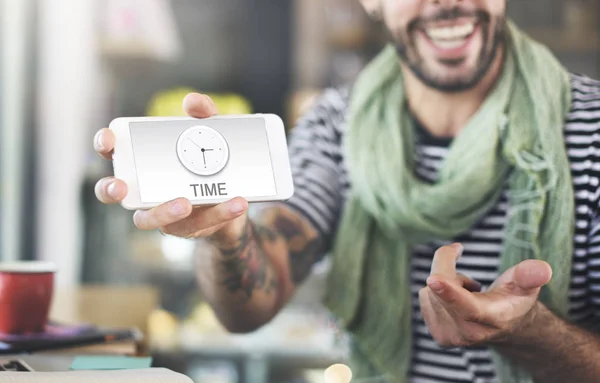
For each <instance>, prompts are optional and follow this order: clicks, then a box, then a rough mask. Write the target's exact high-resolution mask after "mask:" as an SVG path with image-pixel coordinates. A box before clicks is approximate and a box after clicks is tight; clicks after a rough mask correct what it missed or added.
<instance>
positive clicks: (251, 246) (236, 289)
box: [220, 221, 279, 300]
mask: <svg viewBox="0 0 600 383" xmlns="http://www.w3.org/2000/svg"><path fill="white" fill-rule="evenodd" d="M243 232H244V234H243V235H242V236H241V237H240V239H239V241H238V243H237V245H236V246H234V247H233V248H231V249H220V251H221V254H222V255H223V258H222V259H221V260H220V266H221V275H223V276H224V279H223V281H222V284H223V286H224V287H225V288H226V289H227V291H229V292H230V293H231V294H238V293H240V292H241V293H242V295H243V297H244V299H247V300H249V299H251V298H252V295H253V293H254V292H255V291H256V290H260V289H262V290H263V291H264V292H265V293H266V294H270V293H273V292H276V291H277V289H278V286H279V283H278V281H277V278H276V275H274V274H275V273H274V272H273V271H272V270H271V269H269V262H268V258H267V256H266V254H265V251H264V249H263V241H271V242H273V241H275V240H277V234H276V233H274V232H272V231H271V230H269V229H267V228H265V227H263V226H259V225H257V224H254V223H252V222H250V221H248V222H247V223H246V227H245V228H244V231H243Z"/></svg>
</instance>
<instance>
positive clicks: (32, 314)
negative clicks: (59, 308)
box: [0, 261, 56, 334]
mask: <svg viewBox="0 0 600 383" xmlns="http://www.w3.org/2000/svg"><path fill="white" fill-rule="evenodd" d="M55 273H56V266H55V265H54V264H53V263H50V262H41V261H17V262H0V333H3V334H28V333H39V332H43V331H44V330H45V327H46V324H47V323H48V315H49V313H50V303H51V302H52V292H53V289H54V274H55Z"/></svg>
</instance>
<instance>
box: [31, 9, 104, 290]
mask: <svg viewBox="0 0 600 383" xmlns="http://www.w3.org/2000/svg"><path fill="white" fill-rule="evenodd" d="M96 5H97V4H96V1H95V0H39V36H38V38H39V66H38V67H39V79H38V86H39V88H38V95H37V96H38V99H37V108H38V116H39V119H38V122H39V124H38V131H37V139H38V142H37V144H38V147H39V150H40V151H39V155H38V162H37V164H36V165H37V183H38V189H37V203H38V206H37V209H38V211H37V218H38V220H37V234H38V238H37V244H38V249H37V250H38V254H37V255H38V258H40V259H43V260H50V261H54V262H56V263H57V264H58V267H59V273H58V275H57V279H56V283H57V285H59V286H70V285H73V284H75V283H76V282H77V281H78V279H79V276H80V267H81V248H82V238H81V235H82V230H81V229H82V225H81V207H80V195H81V184H82V182H83V177H84V173H85V159H86V155H87V154H89V151H90V148H91V145H92V142H91V140H90V132H91V131H92V130H95V129H98V128H101V126H97V127H95V126H93V125H94V124H95V123H96V122H95V121H96V120H97V119H96V118H94V117H95V116H94V114H95V110H96V108H95V104H96V103H97V102H99V99H101V97H102V95H101V91H100V90H99V89H101V88H102V87H101V86H100V85H101V84H102V83H103V81H104V80H103V78H104V77H103V74H102V70H101V65H100V64H101V63H100V57H99V53H98V48H97V44H98V43H97V38H96V33H97V22H96V19H95V15H96V14H97V9H96Z"/></svg>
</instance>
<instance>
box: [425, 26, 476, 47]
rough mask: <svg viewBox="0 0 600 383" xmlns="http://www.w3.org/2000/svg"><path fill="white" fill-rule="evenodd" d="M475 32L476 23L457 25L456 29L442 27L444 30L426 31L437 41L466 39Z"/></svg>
mask: <svg viewBox="0 0 600 383" xmlns="http://www.w3.org/2000/svg"><path fill="white" fill-rule="evenodd" d="M474 30H475V24H474V23H468V24H463V25H457V26H454V27H442V28H428V29H427V30H426V32H427V35H428V36H429V37H430V38H431V39H432V40H436V43H439V42H440V41H438V40H457V39H465V38H466V37H467V36H469V35H470V34H471V33H473V31H474Z"/></svg>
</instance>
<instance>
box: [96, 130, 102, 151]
mask: <svg viewBox="0 0 600 383" xmlns="http://www.w3.org/2000/svg"><path fill="white" fill-rule="evenodd" d="M95 145H96V149H98V150H100V151H102V150H104V145H103V144H102V132H98V133H96V138H95Z"/></svg>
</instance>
